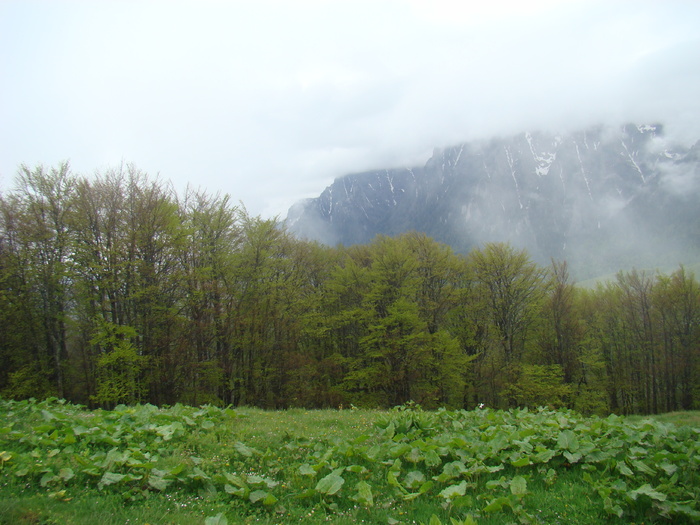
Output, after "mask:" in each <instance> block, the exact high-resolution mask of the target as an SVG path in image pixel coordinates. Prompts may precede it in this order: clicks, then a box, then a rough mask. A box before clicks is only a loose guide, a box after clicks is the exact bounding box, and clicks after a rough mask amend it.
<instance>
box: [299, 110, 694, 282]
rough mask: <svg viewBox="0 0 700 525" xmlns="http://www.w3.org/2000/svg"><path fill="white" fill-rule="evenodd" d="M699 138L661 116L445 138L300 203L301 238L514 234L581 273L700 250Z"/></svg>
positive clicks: (502, 238) (475, 239)
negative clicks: (408, 159)
mask: <svg viewBox="0 0 700 525" xmlns="http://www.w3.org/2000/svg"><path fill="white" fill-rule="evenodd" d="M699 194H700V142H698V143H696V144H695V145H694V146H693V147H690V148H689V147H685V146H682V145H678V144H670V143H669V141H667V140H666V139H665V138H664V134H663V127H662V126H661V125H659V124H656V125H643V126H640V125H631V124H628V125H625V126H620V127H615V128H612V127H606V126H597V127H594V128H590V129H586V130H582V131H578V132H574V133H568V134H553V133H545V132H526V133H521V134H518V135H515V136H511V137H506V138H493V139H490V140H482V141H475V142H467V143H463V144H459V145H457V146H453V147H449V148H445V149H436V150H435V151H434V153H433V156H432V157H431V158H430V159H429V160H428V161H427V162H426V164H425V165H424V166H417V167H412V168H392V169H382V170H376V171H369V172H365V173H357V174H351V175H346V176H343V177H339V178H338V179H336V180H335V181H334V182H333V184H332V185H330V186H329V187H328V188H326V189H325V190H324V191H323V193H321V195H320V196H319V197H317V198H314V199H307V200H305V201H302V202H299V203H297V204H295V205H294V206H293V207H292V208H291V209H290V210H289V213H288V216H287V221H286V222H287V226H288V228H289V230H290V231H292V232H293V233H294V234H296V235H297V236H299V237H301V238H307V239H313V240H318V241H320V242H323V243H326V244H331V245H335V244H343V245H351V244H358V243H366V242H369V241H371V240H372V239H373V238H374V237H375V236H376V235H377V234H384V235H396V234H399V233H402V232H405V231H409V230H416V231H421V232H424V233H426V234H427V235H429V236H431V237H433V238H434V239H436V240H438V241H441V242H444V243H447V244H449V245H451V246H452V247H453V248H454V249H455V251H458V252H468V251H469V250H470V249H471V248H473V247H475V246H479V245H481V244H483V243H485V242H510V243H511V244H512V245H514V246H516V247H518V248H526V249H527V250H528V252H529V253H530V255H531V256H532V258H533V259H534V260H536V261H538V262H540V263H543V264H548V263H549V261H550V259H551V258H554V259H557V260H567V261H568V262H569V264H570V266H571V268H572V271H573V272H574V274H575V275H576V276H577V277H578V278H587V277H591V276H595V275H599V274H601V273H606V272H611V271H616V270H619V269H627V268H631V267H633V266H634V267H637V268H647V267H669V266H670V267H674V266H676V265H677V264H679V263H687V262H697V261H699V260H700V207H698V202H700V201H699V199H698V197H699V196H700V195H699Z"/></svg>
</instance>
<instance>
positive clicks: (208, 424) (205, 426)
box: [202, 419, 214, 430]
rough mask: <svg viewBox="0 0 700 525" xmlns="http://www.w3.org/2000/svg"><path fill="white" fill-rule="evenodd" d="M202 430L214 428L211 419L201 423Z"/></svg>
mask: <svg viewBox="0 0 700 525" xmlns="http://www.w3.org/2000/svg"><path fill="white" fill-rule="evenodd" d="M202 428H203V429H204V430H209V429H211V428H214V422H213V421H212V420H211V419H205V420H204V421H202Z"/></svg>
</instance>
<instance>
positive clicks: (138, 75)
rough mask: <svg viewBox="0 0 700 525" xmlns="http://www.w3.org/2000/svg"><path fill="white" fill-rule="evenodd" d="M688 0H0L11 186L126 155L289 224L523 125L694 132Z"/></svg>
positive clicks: (697, 81)
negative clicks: (49, 171)
mask: <svg viewBox="0 0 700 525" xmlns="http://www.w3.org/2000/svg"><path fill="white" fill-rule="evenodd" d="M698 20H700V4H698V3H696V2H687V1H670V2H656V1H640V2H634V3H632V2H604V1H586V2H583V1H537V2H528V3H527V6H524V5H522V3H520V2H511V1H500V2H490V3H489V5H488V6H486V5H483V2H478V3H477V2H471V1H469V2H450V1H436V2H428V1H418V0H416V1H407V2H391V1H379V2H362V1H360V2H348V1H339V2H322V1H316V0H305V1H302V2H294V3H291V2H281V1H273V0H270V1H261V2H254V3H253V2H250V3H242V2H241V3H238V2H234V3H225V2H221V3H219V2H211V3H208V2H207V3H202V2H194V1H183V2H165V1H149V2H109V3H108V2H99V3H97V2H95V3H90V2H51V1H48V0H35V1H18V0H10V1H5V2H3V3H1V4H0V73H1V74H2V78H3V79H4V80H3V88H2V89H3V96H2V97H0V140H2V143H3V148H2V150H1V151H0V188H2V187H8V186H9V185H10V184H11V183H12V180H13V178H14V174H15V173H16V170H17V167H18V166H19V165H20V164H21V163H26V164H28V165H30V166H31V165H35V164H38V163H43V164H48V165H53V164H56V163H58V162H59V161H62V160H70V162H71V165H72V167H73V170H74V171H76V172H78V173H91V172H93V171H95V170H104V169H106V168H108V167H110V166H115V165H118V164H119V163H121V162H123V161H125V162H130V163H134V164H135V165H136V166H138V167H139V168H140V169H142V170H144V171H147V172H148V173H150V174H151V175H156V174H160V176H161V177H162V178H164V179H167V180H171V181H172V182H173V184H174V185H175V186H176V187H177V188H179V189H181V188H184V187H185V186H187V185H188V184H189V185H195V186H201V187H202V188H203V189H206V190H208V191H211V192H219V191H220V192H224V193H228V194H230V195H231V196H232V198H234V199H235V200H241V201H243V202H244V203H245V205H246V206H247V208H248V209H249V211H250V212H251V213H253V214H255V215H257V214H260V215H263V216H265V217H270V216H274V215H279V216H282V217H283V216H284V215H285V214H286V212H287V209H288V208H289V207H290V206H292V205H293V204H294V203H295V202H297V201H298V200H300V199H302V198H307V197H313V196H316V195H318V194H319V193H320V192H321V191H322V190H323V188H325V187H326V186H328V185H329V184H330V183H331V182H332V181H333V180H334V179H335V178H336V177H338V176H341V175H343V174H346V173H353V172H359V171H364V170H367V169H372V168H377V167H401V166H413V165H420V164H422V163H424V162H425V161H426V160H427V159H428V158H429V157H430V154H431V152H432V151H433V149H434V148H435V147H447V146H450V145H452V144H455V143H460V142H463V141H467V140H474V139H478V138H488V137H492V136H508V135H511V134H513V133H517V132H521V131H524V130H537V129H539V130H560V131H564V132H566V131H568V130H572V129H579V128H581V127H583V126H587V125H591V124H596V123H600V122H604V123H610V124H619V123H623V122H663V123H664V124H665V125H666V130H667V133H668V134H669V136H674V137H676V138H678V139H683V140H686V141H695V140H697V137H700V129H699V127H698V122H697V118H696V115H698V114H699V110H700V101H699V100H698V97H697V95H696V94H697V93H698V92H700V40H699V39H698V37H697V21H698Z"/></svg>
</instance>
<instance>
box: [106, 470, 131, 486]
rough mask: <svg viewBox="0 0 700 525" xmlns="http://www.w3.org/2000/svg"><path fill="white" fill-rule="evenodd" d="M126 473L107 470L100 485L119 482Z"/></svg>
mask: <svg viewBox="0 0 700 525" xmlns="http://www.w3.org/2000/svg"><path fill="white" fill-rule="evenodd" d="M124 476H125V475H124V474H118V473H117V472H105V473H104V474H103V475H102V479H101V480H100V485H112V484H114V483H119V482H120V481H121V480H123V479H124Z"/></svg>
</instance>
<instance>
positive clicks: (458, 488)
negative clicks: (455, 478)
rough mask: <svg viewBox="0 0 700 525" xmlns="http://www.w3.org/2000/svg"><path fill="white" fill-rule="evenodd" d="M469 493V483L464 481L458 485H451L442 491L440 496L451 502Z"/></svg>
mask: <svg viewBox="0 0 700 525" xmlns="http://www.w3.org/2000/svg"><path fill="white" fill-rule="evenodd" d="M466 492H467V482H466V481H462V482H461V483H457V484H455V485H450V486H449V487H446V488H444V489H443V490H441V491H440V496H442V497H443V498H445V499H446V500H448V501H449V500H451V499H454V498H456V497H457V496H464V494H465V493H466Z"/></svg>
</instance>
